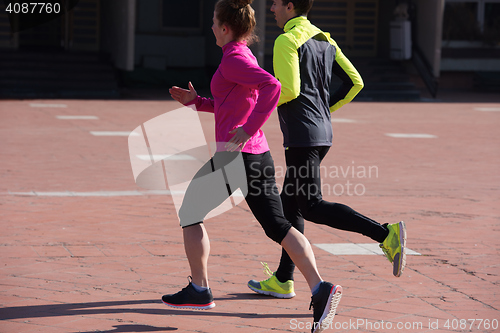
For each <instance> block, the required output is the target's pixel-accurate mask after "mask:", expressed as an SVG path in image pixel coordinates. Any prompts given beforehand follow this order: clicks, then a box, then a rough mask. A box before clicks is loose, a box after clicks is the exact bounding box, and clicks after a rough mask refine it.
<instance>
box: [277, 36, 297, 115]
mask: <svg viewBox="0 0 500 333" xmlns="http://www.w3.org/2000/svg"><path fill="white" fill-rule="evenodd" d="M273 67H274V75H275V76H276V78H277V79H278V80H279V81H280V83H281V95H280V98H279V101H278V106H280V105H282V104H285V103H288V102H290V101H291V100H293V99H295V98H297V97H298V96H299V95H300V67H299V54H298V53H297V48H296V47H295V45H294V44H293V43H292V41H290V39H288V38H287V37H286V36H285V35H280V36H278V38H276V41H275V42H274V50H273Z"/></svg>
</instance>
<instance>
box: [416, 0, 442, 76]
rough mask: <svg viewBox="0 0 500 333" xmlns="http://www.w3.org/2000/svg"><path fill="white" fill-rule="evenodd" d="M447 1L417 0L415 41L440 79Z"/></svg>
mask: <svg viewBox="0 0 500 333" xmlns="http://www.w3.org/2000/svg"><path fill="white" fill-rule="evenodd" d="M444 2H445V0H417V1H415V4H416V7H417V8H416V10H417V15H416V17H417V22H416V26H415V27H414V28H415V29H417V30H416V34H415V35H416V38H417V40H416V41H415V42H416V43H417V45H418V46H419V47H420V49H421V50H422V52H423V54H424V57H425V59H426V60H427V62H428V63H429V64H430V65H431V67H432V71H433V74H434V77H439V73H440V67H441V40H442V31H443V13H444Z"/></svg>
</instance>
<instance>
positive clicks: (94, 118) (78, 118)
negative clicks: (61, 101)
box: [56, 115, 99, 120]
mask: <svg viewBox="0 0 500 333" xmlns="http://www.w3.org/2000/svg"><path fill="white" fill-rule="evenodd" d="M56 118H57V119H62V120H80V119H81V120H97V119H99V118H98V117H96V116H63V115H61V116H56Z"/></svg>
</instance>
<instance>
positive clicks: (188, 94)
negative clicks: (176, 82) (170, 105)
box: [168, 82, 198, 105]
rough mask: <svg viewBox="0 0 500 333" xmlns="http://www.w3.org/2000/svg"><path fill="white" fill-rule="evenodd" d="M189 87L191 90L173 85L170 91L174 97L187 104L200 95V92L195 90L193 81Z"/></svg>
mask: <svg viewBox="0 0 500 333" xmlns="http://www.w3.org/2000/svg"><path fill="white" fill-rule="evenodd" d="M188 87H189V90H186V89H183V88H179V87H177V86H173V87H172V88H170V89H169V90H168V92H169V93H170V95H171V96H172V98H173V99H175V100H176V101H177V102H179V103H181V104H184V105H185V104H187V103H189V102H191V101H192V100H193V99H195V98H196V97H197V96H198V93H197V92H196V90H194V87H193V84H192V83H191V82H189V83H188Z"/></svg>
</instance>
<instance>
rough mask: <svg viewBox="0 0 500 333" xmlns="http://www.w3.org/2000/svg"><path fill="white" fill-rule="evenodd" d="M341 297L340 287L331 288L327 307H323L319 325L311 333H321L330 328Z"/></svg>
mask: <svg viewBox="0 0 500 333" xmlns="http://www.w3.org/2000/svg"><path fill="white" fill-rule="evenodd" d="M341 297H342V287H341V286H338V285H337V286H333V288H332V290H331V291H330V296H329V297H328V302H327V303H326V304H327V306H326V307H325V310H324V311H323V315H322V316H321V318H320V320H319V324H318V325H317V326H318V327H316V328H315V329H314V331H313V333H321V332H323V331H324V330H326V329H327V328H329V327H331V324H332V322H333V318H334V317H335V313H336V312H337V306H338V305H339V303H340V298H341ZM328 305H329V306H328Z"/></svg>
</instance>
